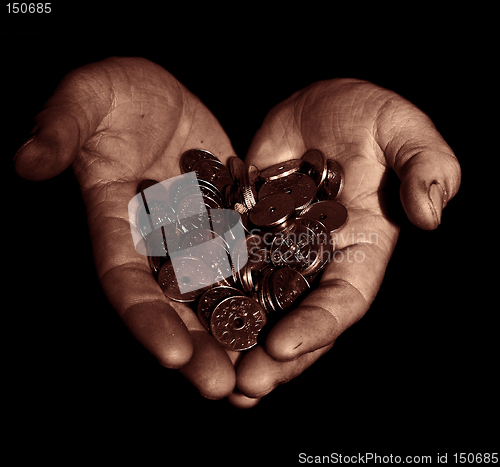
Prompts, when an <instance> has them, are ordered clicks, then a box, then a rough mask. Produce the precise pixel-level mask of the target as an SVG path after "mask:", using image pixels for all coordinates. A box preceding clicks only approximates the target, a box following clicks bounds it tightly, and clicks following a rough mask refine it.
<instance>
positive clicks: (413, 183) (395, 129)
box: [235, 79, 460, 404]
mask: <svg viewBox="0 0 500 467" xmlns="http://www.w3.org/2000/svg"><path fill="white" fill-rule="evenodd" d="M313 148H314V149H320V150H322V151H323V152H324V153H325V154H326V156H327V157H328V158H332V159H335V160H336V161H338V162H340V164H341V165H342V167H343V169H344V172H345V185H344V189H343V192H342V194H341V196H340V198H339V201H340V202H341V203H343V204H344V205H345V206H346V207H347V209H348V222H347V223H346V225H345V226H344V227H343V228H342V229H341V230H340V231H339V232H335V233H333V234H332V243H333V244H334V245H335V253H334V255H333V256H332V260H331V261H330V263H329V264H328V265H327V267H326V268H325V270H324V273H323V275H322V278H321V281H320V283H319V286H318V288H317V289H315V290H314V291H312V292H311V293H310V294H309V295H307V297H306V298H304V300H302V302H301V303H300V304H299V306H297V307H296V308H295V309H293V310H292V311H291V312H289V313H288V314H287V315H285V316H284V317H283V318H282V319H281V320H280V321H279V322H278V323H277V324H276V325H275V326H274V327H273V328H272V330H271V331H270V332H269V335H268V337H267V339H266V341H265V344H264V345H263V346H256V347H254V348H253V349H251V350H250V351H249V352H248V353H247V354H245V355H244V356H243V358H242V360H241V361H240V363H239V365H238V369H237V388H238V390H239V391H240V393H241V394H239V396H238V398H237V399H235V400H236V402H237V403H238V401H246V403H248V404H251V402H250V400H249V399H248V398H255V399H254V400H255V401H257V400H258V398H260V397H261V396H263V395H265V394H268V393H269V392H270V391H272V390H273V389H274V388H275V387H276V386H277V385H278V384H281V383H284V382H287V381H289V380H290V379H292V378H294V377H296V376H297V375H299V374H300V373H301V372H302V371H304V370H305V369H306V368H307V367H309V366H310V365H311V364H312V363H313V362H314V361H316V360H317V359H318V358H319V357H320V356H321V355H323V354H324V353H326V352H327V351H328V350H330V349H331V348H332V346H333V344H334V342H335V340H336V339H337V337H338V336H339V335H340V334H341V333H342V332H343V331H345V330H346V329H347V328H348V327H349V326H351V325H352V324H353V323H355V322H356V321H358V320H359V319H360V318H361V317H362V316H363V315H364V313H365V312H366V311H367V310H368V308H369V307H370V304H371V303H372V301H373V300H374V298H375V295H376V294H377V291H378V289H379V287H380V285H381V282H382V278H383V276H384V272H385V269H386V266H387V263H388V261H389V259H390V257H391V254H392V252H393V249H394V247H395V244H396V241H397V238H398V233H399V227H398V225H397V224H396V223H394V222H393V221H392V220H391V217H390V209H389V207H388V202H387V201H388V200H387V192H385V191H384V187H385V186H386V182H387V178H388V175H389V171H391V170H394V171H395V172H396V174H397V175H398V176H399V178H400V180H401V186H400V198H401V203H402V205H403V207H404V210H405V212H406V214H407V216H408V218H409V219H410V221H411V222H413V223H414V224H415V225H417V226H418V227H420V228H422V229H427V230H432V229H435V228H436V227H437V226H438V225H439V223H440V221H441V214H442V210H443V208H444V207H445V206H446V203H447V202H448V201H449V200H450V199H451V198H452V197H453V196H454V195H455V194H456V192H457V190H458V188H459V184H460V166H459V164H458V162H457V159H456V158H455V155H454V154H453V151H452V150H451V149H450V147H449V146H448V145H447V144H446V142H445V141H444V140H443V138H442V137H441V135H440V134H439V133H438V131H437V130H436V128H435V127H434V125H433V124H432V122H431V120H430V119H429V118H428V117H427V115H425V114H424V113H423V112H421V111H420V110H419V109H417V108H416V107H415V106H414V105H412V104H411V103H410V102H408V101H407V100H405V99H403V98H402V97H400V96H398V95H397V94H395V93H394V92H391V91H389V90H386V89H383V88H380V87H378V86H376V85H374V84H372V83H368V82H364V81H359V80H353V79H334V80H329V81H321V82H317V83H314V84H312V85H311V86H309V87H307V88H305V89H303V90H302V91H299V92H297V93H295V94H294V95H292V96H291V97H290V98H288V99H287V100H285V101H284V102H282V103H281V104H279V105H278V106H276V107H275V108H274V109H272V110H271V111H270V112H269V114H268V115H267V117H266V119H265V120H264V122H263V124H262V126H261V128H260V129H259V131H258V132H257V133H256V135H255V137H254V139H253V141H252V144H251V146H250V148H249V151H248V154H247V156H246V158H245V162H246V163H252V164H255V165H256V166H258V167H259V168H261V169H264V168H265V167H267V166H269V165H271V164H274V163H276V162H281V161H284V160H287V159H293V158H300V157H301V156H302V154H304V152H305V151H306V150H308V149H313ZM391 201H392V200H391Z"/></svg>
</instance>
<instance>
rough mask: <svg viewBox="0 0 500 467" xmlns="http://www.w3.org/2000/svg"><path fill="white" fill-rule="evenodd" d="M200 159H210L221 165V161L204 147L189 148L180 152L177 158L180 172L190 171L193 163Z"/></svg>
mask: <svg viewBox="0 0 500 467" xmlns="http://www.w3.org/2000/svg"><path fill="white" fill-rule="evenodd" d="M200 160H212V161H215V162H218V163H219V164H221V165H222V162H221V161H220V160H219V159H218V158H217V157H216V156H214V155H213V154H212V153H211V152H209V151H206V150H205V149H189V150H188V151H186V152H185V153H183V154H182V156H181V158H180V160H179V166H180V169H181V173H183V174H184V173H188V172H191V171H192V170H193V165H194V164H196V162H198V161H200Z"/></svg>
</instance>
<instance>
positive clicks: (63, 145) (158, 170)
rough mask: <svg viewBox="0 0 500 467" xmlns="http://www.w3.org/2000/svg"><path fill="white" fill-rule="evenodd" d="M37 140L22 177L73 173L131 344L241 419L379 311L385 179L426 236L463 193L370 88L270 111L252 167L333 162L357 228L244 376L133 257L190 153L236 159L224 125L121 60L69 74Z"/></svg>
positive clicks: (397, 111)
mask: <svg viewBox="0 0 500 467" xmlns="http://www.w3.org/2000/svg"><path fill="white" fill-rule="evenodd" d="M34 135H35V136H34V137H33V138H32V139H31V140H29V141H28V143H26V144H25V145H24V146H23V147H22V148H21V149H20V150H19V151H18V154H17V155H16V160H15V165H16V170H17V171H18V173H19V174H20V175H21V176H23V177H25V178H28V179H33V180H42V179H47V178H50V177H53V176H55V175H57V174H58V173H60V172H62V171H63V170H64V169H65V168H67V167H68V166H69V165H72V166H73V170H74V173H75V175H76V178H77V180H78V183H79V184H80V187H81V191H82V195H83V198H84V201H85V204H86V207H87V212H88V224H89V229H90V234H91V238H92V244H93V251H94V257H95V263H96V268H97V273H98V276H99V279H100V281H101V284H102V286H103V289H104V291H105V293H106V295H107V297H108V299H109V301H110V303H111V304H112V305H113V306H114V308H115V309H116V310H117V311H118V313H119V315H120V316H121V317H122V319H123V320H124V322H125V323H126V324H127V326H128V327H129V329H130V330H131V332H132V333H133V334H134V335H135V336H136V338H137V339H138V340H139V341H140V342H141V343H142V344H143V345H144V346H145V347H146V348H147V349H148V350H149V351H150V352H151V353H152V354H153V355H154V356H155V357H156V358H157V359H158V360H159V362H160V363H161V364H162V365H164V366H166V367H168V368H180V371H181V372H182V373H183V374H184V375H185V376H186V377H187V378H188V379H189V380H190V381H191V382H192V383H193V384H194V385H195V386H196V387H197V388H198V390H199V391H200V392H201V393H202V394H203V395H204V396H206V397H208V398H221V397H224V396H226V395H229V399H230V401H231V402H232V403H233V404H235V405H238V406H241V407H245V406H246V407H249V406H252V405H254V404H255V403H256V402H258V400H259V398H260V397H261V396H262V395H264V394H267V393H268V392H270V391H271V390H272V389H274V388H275V387H276V386H277V385H278V384H280V383H282V382H285V381H288V380H290V379H291V378H293V377H295V376H297V375H298V374H300V373H301V372H302V371H303V370H304V369H305V368H307V367H308V366H310V365H311V364H312V363H313V362H314V361H315V360H316V359H317V358H318V357H319V356H321V355H322V354H324V353H325V352H326V351H327V350H329V349H330V348H331V347H332V345H333V342H334V341H335V339H336V338H337V337H338V336H339V335H340V334H341V333H342V332H343V331H344V330H345V329H346V328H347V327H349V326H350V325H351V324H353V323H354V322H355V321H357V320H358V319H360V317H361V316H362V315H363V314H364V313H365V312H366V310H367V309H368V307H369V306H370V304H371V302H372V301H373V299H374V297H375V294H376V293H377V290H378V288H379V287H380V283H381V281H382V277H383V274H384V271H385V268H386V265H387V262H388V260H389V258H390V255H391V253H392V250H393V248H394V245H395V243H396V240H397V236H398V226H397V225H395V224H394V223H393V222H391V220H390V219H389V218H388V217H387V209H386V205H385V200H384V192H383V188H384V183H385V181H386V179H387V174H388V171H389V170H391V169H394V170H395V171H396V173H397V174H398V175H399V177H400V178H401V201H402V203H403V206H404V208H405V210H406V212H407V214H408V216H409V218H410V220H411V221H412V222H413V223H415V224H416V225H418V226H420V227H422V228H425V229H432V228H435V227H436V226H437V225H438V223H439V222H440V218H441V212H442V209H443V207H444V206H445V205H446V203H447V202H448V201H449V200H450V199H451V198H452V197H453V195H454V194H455V193H456V191H457V190H458V186H459V182H460V169H459V165H458V163H457V161H456V159H455V157H454V155H453V152H452V151H451V149H450V148H449V147H448V146H447V145H446V143H445V142H444V141H443V139H442V138H441V136H440V135H439V133H438V132H437V131H436V129H435V128H434V126H433V125H432V123H431V121H430V120H429V119H428V117H427V116H425V115H424V114H423V113H422V112H420V111H419V110H418V109H416V108H415V107H414V106H412V105H411V104H410V103H409V102H407V101H406V100H404V99H402V98H401V97H399V96H397V95H396V94H394V93H392V92H390V91H387V90H385V89H381V88H379V87H377V86H374V85H372V84H370V83H366V82H360V81H354V80H332V81H325V82H319V83H315V84H313V85H311V86H310V87H308V88H306V89H305V90H303V91H300V92H298V93H296V94H294V95H293V96H292V97H291V98H289V99H288V100H286V101H285V102H283V103H282V104H280V105H278V106H277V107H276V108H275V109H273V110H272V111H271V112H270V113H269V115H268V117H267V118H266V120H265V121H264V123H263V125H262V127H261V129H260V130H259V131H258V133H257V134H256V136H255V138H254V140H253V142H252V145H251V148H250V150H249V153H248V155H247V158H246V161H247V162H248V163H254V164H256V165H257V166H258V167H259V168H261V169H262V168H265V167H266V166H269V165H271V164H273V163H276V162H278V161H282V160H286V159H290V158H299V157H301V155H302V154H303V153H304V152H305V150H306V149H310V148H316V149H321V150H323V151H324V152H325V153H326V154H327V156H328V157H332V158H334V159H336V160H338V161H339V162H340V163H341V164H342V166H343V167H344V171H345V188H344V191H343V193H342V196H341V198H340V201H341V202H342V203H343V204H344V205H345V206H346V207H347V208H348V210H349V221H348V224H347V225H346V226H345V227H344V228H343V229H342V231H340V232H339V233H338V234H337V235H336V236H335V239H334V240H335V248H336V250H337V253H336V255H335V256H334V257H333V260H332V261H331V263H330V264H329V265H328V267H327V269H326V270H325V272H324V274H323V277H322V279H321V283H320V285H319V287H318V288H317V289H316V290H314V291H313V292H312V293H311V294H310V295H308V296H307V298H305V299H304V300H303V301H302V302H301V303H300V306H298V307H297V308H296V309H294V310H293V311H291V312H290V313H289V314H288V315H286V316H285V317H284V318H283V319H282V320H281V321H279V322H278V323H277V324H276V325H275V326H274V327H273V329H272V330H271V331H270V333H269V336H268V337H267V340H266V342H265V347H263V346H257V347H255V348H253V349H251V350H250V351H249V352H247V353H246V354H245V355H243V358H242V359H241V361H240V363H239V364H238V366H237V375H235V371H234V366H233V363H234V362H235V361H236V359H237V358H236V355H235V353H232V352H226V351H225V350H224V349H222V347H220V346H219V345H218V344H217V343H216V341H215V340H214V339H213V338H212V337H211V336H210V335H209V334H208V332H207V331H205V329H204V328H203V326H202V325H201V324H200V323H199V321H198V319H197V318H196V316H195V314H194V313H193V312H192V310H191V309H190V308H189V307H188V306H186V305H184V304H180V303H176V302H172V301H170V300H168V299H167V298H165V296H164V295H163V293H162V292H161V290H160V288H159V287H158V285H157V283H156V281H155V279H154V277H153V275H152V273H151V271H150V269H149V265H148V261H147V258H146V257H145V256H142V255H140V254H138V253H137V251H136V250H135V248H134V245H133V242H132V236H131V233H130V226H129V219H128V210H127V207H128V203H129V201H130V199H131V198H132V197H133V196H135V194H136V192H137V187H138V184H139V182H140V181H141V180H143V179H154V180H159V181H161V180H165V179H167V178H170V177H173V176H176V175H179V174H180V170H179V164H178V158H179V155H180V154H182V152H184V151H185V150H187V149H191V148H195V147H201V148H206V149H209V150H210V151H211V152H213V153H214V154H215V155H216V156H217V157H219V159H220V160H221V161H222V162H225V161H226V160H227V158H228V157H230V156H231V155H234V151H233V149H232V147H231V144H230V141H229V139H228V137H227V136H226V134H225V133H224V131H223V129H222V128H221V126H220V124H219V123H218V122H217V120H216V119H215V117H214V116H213V115H212V114H211V113H210V112H209V111H208V109H207V108H206V107H205V106H204V105H203V104H202V103H201V102H200V101H199V100H198V99H197V98H196V97H195V96H193V95H192V94H191V93H190V92H189V91H188V90H187V89H186V88H185V87H184V86H182V85H181V84H180V83H179V82H178V81H177V80H176V79H175V78H174V77H173V76H172V75H170V74H169V73H168V72H167V71H165V70H164V69H163V68H161V67H159V66H158V65H155V64H153V63H151V62H149V61H147V60H144V59H138V58H112V59H107V60H104V61H102V62H98V63H95V64H91V65H88V66H85V67H82V68H79V69H77V70H75V71H74V72H71V73H70V74H69V75H68V76H67V77H66V78H65V79H64V80H63V81H62V83H61V84H60V86H59V87H58V88H57V90H56V92H55V93H54V95H53V97H52V98H51V99H50V100H49V101H48V102H47V104H46V106H45V108H44V110H43V111H42V112H41V113H40V115H39V116H38V117H37V126H36V128H35V133H34ZM235 381H236V382H237V389H236V390H235V391H233V389H234V386H235Z"/></svg>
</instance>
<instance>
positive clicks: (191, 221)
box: [177, 193, 210, 232]
mask: <svg viewBox="0 0 500 467" xmlns="http://www.w3.org/2000/svg"><path fill="white" fill-rule="evenodd" d="M177 222H178V223H179V226H180V227H181V229H183V230H184V232H189V231H190V230H193V229H198V228H204V229H207V230H210V219H209V216H208V211H207V208H206V207H205V200H204V198H203V196H201V194H200V193H194V194H191V195H187V196H184V198H182V199H181V200H180V201H179V206H178V207H177Z"/></svg>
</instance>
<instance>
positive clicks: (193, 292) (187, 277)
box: [158, 256, 214, 302]
mask: <svg viewBox="0 0 500 467" xmlns="http://www.w3.org/2000/svg"><path fill="white" fill-rule="evenodd" d="M213 283H214V279H213V275H212V272H211V270H210V267H209V266H207V265H206V264H205V263H204V262H203V261H202V260H201V259H199V258H195V257H192V256H178V257H175V258H173V259H171V260H170V261H167V262H166V263H165V264H164V265H163V266H162V267H161V269H160V272H159V274H158V284H159V286H160V288H161V289H162V291H163V293H164V294H165V296H166V297H168V298H170V299H172V300H174V301H176V302H192V301H194V300H196V298H197V297H198V296H199V295H201V293H203V291H204V290H205V289H206V288H207V287H209V286H211V285H212V284H213Z"/></svg>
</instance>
